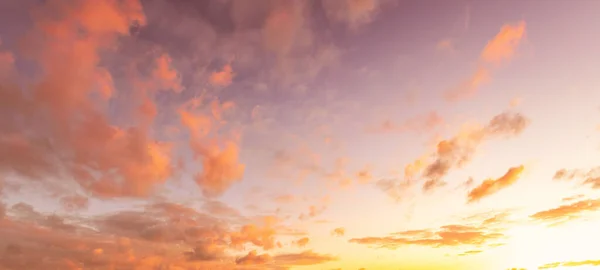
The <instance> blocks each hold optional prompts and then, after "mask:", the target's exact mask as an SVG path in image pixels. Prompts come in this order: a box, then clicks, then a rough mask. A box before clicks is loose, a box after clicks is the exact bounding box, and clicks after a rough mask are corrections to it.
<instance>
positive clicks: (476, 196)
mask: <svg viewBox="0 0 600 270" xmlns="http://www.w3.org/2000/svg"><path fill="white" fill-rule="evenodd" d="M524 169H525V167H524V166H523V165H521V166H518V167H512V168H510V169H508V171H507V172H506V173H505V174H504V175H503V176H501V177H500V178H498V179H488V180H485V181H483V182H482V183H481V184H480V185H479V186H477V187H476V188H474V189H473V190H471V192H469V195H468V202H469V203H472V202H476V201H479V200H481V199H482V198H484V197H487V196H490V195H492V194H495V193H497V192H498V191H500V190H502V189H505V188H507V187H509V186H511V185H513V184H514V183H515V182H516V181H517V180H518V179H519V176H520V175H521V173H522V172H523V170H524Z"/></svg>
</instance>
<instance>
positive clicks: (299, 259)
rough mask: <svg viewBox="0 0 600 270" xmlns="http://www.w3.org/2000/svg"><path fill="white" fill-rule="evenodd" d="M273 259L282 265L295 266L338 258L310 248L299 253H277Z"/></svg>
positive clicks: (320, 262)
mask: <svg viewBox="0 0 600 270" xmlns="http://www.w3.org/2000/svg"><path fill="white" fill-rule="evenodd" d="M274 260H275V262H276V263H277V264H280V265H283V266H296V265H316V264H322V263H326V262H331V261H336V260H338V258H337V257H334V256H331V255H328V254H318V253H315V252H313V251H312V250H306V251H303V252H300V253H287V254H279V255H277V256H275V257H274Z"/></svg>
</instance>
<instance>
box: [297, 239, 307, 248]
mask: <svg viewBox="0 0 600 270" xmlns="http://www.w3.org/2000/svg"><path fill="white" fill-rule="evenodd" d="M308 242H310V239H309V238H308V237H302V238H300V239H298V240H296V241H294V244H296V245H297V246H298V247H301V248H303V247H306V245H308Z"/></svg>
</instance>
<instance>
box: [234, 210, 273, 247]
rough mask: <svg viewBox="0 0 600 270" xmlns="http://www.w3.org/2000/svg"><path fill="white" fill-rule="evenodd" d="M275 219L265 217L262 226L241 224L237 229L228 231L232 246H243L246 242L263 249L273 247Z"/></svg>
mask: <svg viewBox="0 0 600 270" xmlns="http://www.w3.org/2000/svg"><path fill="white" fill-rule="evenodd" d="M277 223H278V221H277V219H275V218H273V217H266V218H265V219H264V225H263V226H257V225H255V224H247V225H244V226H242V227H241V228H240V229H239V231H234V232H231V233H229V238H230V241H231V246H232V247H236V248H239V247H243V245H244V244H246V243H252V244H253V245H255V246H257V247H262V248H263V249H264V250H269V249H273V248H275V247H276V241H275V235H276V229H275V226H276V225H277Z"/></svg>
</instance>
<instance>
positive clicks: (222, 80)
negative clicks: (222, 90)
mask: <svg viewBox="0 0 600 270" xmlns="http://www.w3.org/2000/svg"><path fill="white" fill-rule="evenodd" d="M234 76H235V73H233V69H232V68H231V65H230V64H227V65H225V66H223V69H221V70H220V71H215V72H213V73H211V74H210V77H209V81H210V83H211V84H212V85H214V86H219V87H227V86H229V85H230V84H231V82H232V81H233V77H234Z"/></svg>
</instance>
